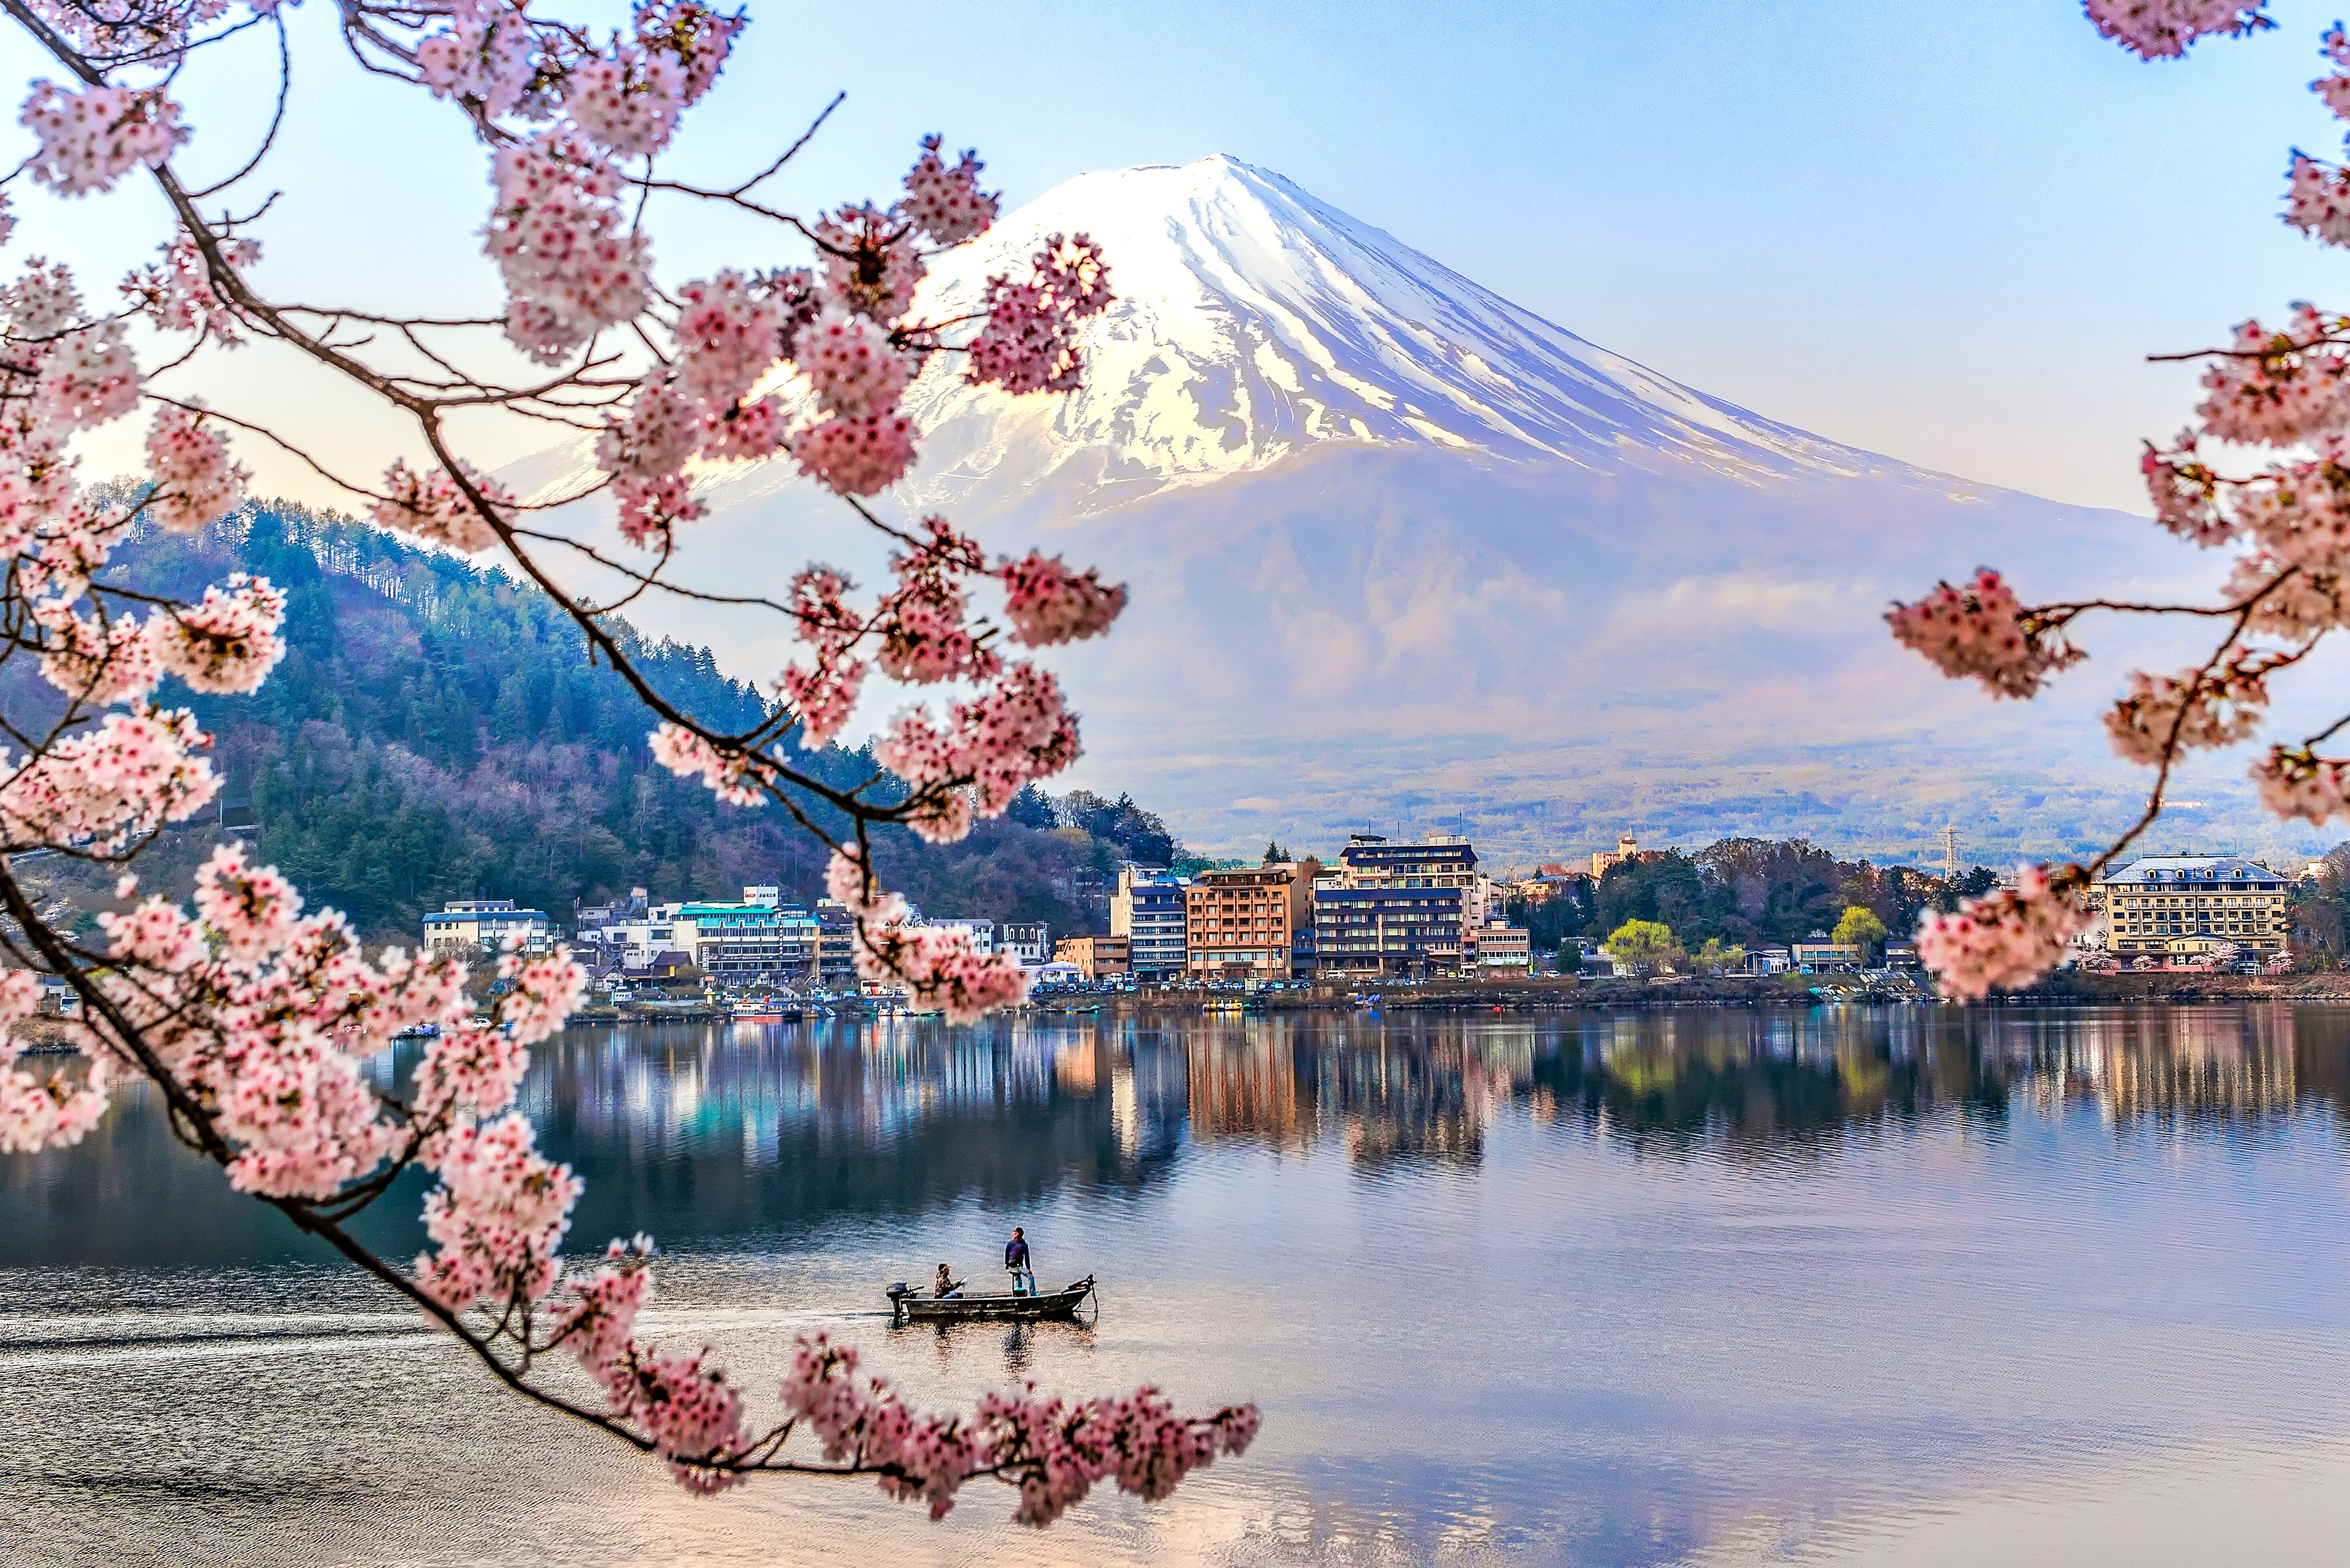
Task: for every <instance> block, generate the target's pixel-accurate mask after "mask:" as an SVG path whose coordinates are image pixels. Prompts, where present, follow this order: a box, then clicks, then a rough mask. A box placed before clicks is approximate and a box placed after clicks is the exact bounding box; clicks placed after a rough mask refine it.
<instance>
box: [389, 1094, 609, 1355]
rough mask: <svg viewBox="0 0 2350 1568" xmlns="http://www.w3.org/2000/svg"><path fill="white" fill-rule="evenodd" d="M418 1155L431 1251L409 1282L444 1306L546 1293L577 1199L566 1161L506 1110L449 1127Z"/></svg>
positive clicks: (453, 1308) (458, 1309) (533, 1297)
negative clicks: (434, 1179)
mask: <svg viewBox="0 0 2350 1568" xmlns="http://www.w3.org/2000/svg"><path fill="white" fill-rule="evenodd" d="M423 1161H424V1164H425V1165H426V1166H428V1167H429V1168H432V1169H433V1170H436V1171H438V1172H439V1173H440V1176H441V1185H440V1186H439V1187H437V1188H435V1189H432V1191H431V1192H430V1193H428V1194H426V1196H425V1199H424V1233H425V1235H426V1236H427V1237H428V1238H430V1239H431V1241H432V1245H433V1248H434V1250H433V1251H427V1252H425V1253H423V1254H422V1255H421V1256H420V1257H418V1259H417V1260H416V1282H417V1285H418V1286H419V1287H420V1288H421V1290H423V1292H424V1293H426V1294H427V1295H429V1296H431V1297H432V1299H433V1300H434V1301H436V1302H438V1303H441V1304H442V1306H443V1307H446V1308H447V1309H448V1310H449V1311H451V1312H463V1311H464V1310H465V1309H466V1308H468V1307H471V1306H473V1305H474V1304H475V1303H479V1302H483V1301H485V1300H486V1301H488V1302H490V1303H494V1304H495V1303H506V1302H535V1301H536V1300H538V1298H539V1297H541V1296H543V1295H545V1294H546V1293H547V1291H548V1289H549V1288H550V1287H552V1286H553V1285H554V1283H555V1279H556V1265H555V1253H556V1248H558V1247H559V1246H561V1245H562V1243H563V1236H564V1233H565V1232H566V1231H568V1230H569V1229H570V1228H571V1206H572V1205H573V1204H574V1203H576V1202H577V1201H578V1199H579V1192H580V1185H581V1184H580V1181H579V1179H578V1178H577V1176H575V1175H573V1174H572V1172H571V1168H570V1167H569V1166H567V1165H557V1164H556V1163H554V1162H553V1161H551V1160H548V1159H546V1158H544V1157H543V1156H541V1155H540V1154H539V1152H538V1149H537V1147H536V1137H534V1135H533V1133H532V1131H531V1126H530V1123H529V1122H528V1121H527V1120H526V1119H525V1118H524V1117H522V1116H512V1115H509V1116H499V1117H497V1118H496V1119H495V1120H493V1121H488V1122H480V1123H465V1124H461V1125H460V1126H457V1127H452V1128H450V1129H449V1130H448V1131H446V1132H444V1133H442V1134H441V1135H440V1136H439V1137H436V1138H434V1139H433V1140H432V1142H430V1143H429V1144H428V1145H427V1146H426V1148H425V1152H424V1156H423Z"/></svg>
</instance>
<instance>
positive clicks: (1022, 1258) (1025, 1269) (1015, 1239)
mask: <svg viewBox="0 0 2350 1568" xmlns="http://www.w3.org/2000/svg"><path fill="white" fill-rule="evenodd" d="M1003 1267H1004V1270H1005V1272H1008V1273H1010V1274H1011V1276H1012V1293H1013V1294H1014V1295H1015V1296H1033V1295H1035V1293H1036V1271H1035V1269H1033V1268H1030V1267H1029V1266H1028V1238H1027V1236H1026V1235H1025V1234H1024V1232H1023V1231H1021V1229H1020V1227H1019V1226H1017V1225H1014V1227H1012V1240H1010V1241H1006V1242H1005V1243H1003ZM1023 1284H1025V1285H1026V1287H1027V1288H1026V1289H1025V1290H1023V1289H1022V1288H1021V1287H1022V1285H1023Z"/></svg>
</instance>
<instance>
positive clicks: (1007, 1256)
mask: <svg viewBox="0 0 2350 1568" xmlns="http://www.w3.org/2000/svg"><path fill="white" fill-rule="evenodd" d="M1003 1266H1004V1267H1005V1268H1007V1269H1024V1268H1026V1267H1027V1266H1028V1243H1027V1242H1026V1241H1022V1240H1021V1239H1020V1238H1019V1237H1017V1236H1014V1238H1012V1240H1011V1241H1006V1242H1005V1243H1004V1244H1003Z"/></svg>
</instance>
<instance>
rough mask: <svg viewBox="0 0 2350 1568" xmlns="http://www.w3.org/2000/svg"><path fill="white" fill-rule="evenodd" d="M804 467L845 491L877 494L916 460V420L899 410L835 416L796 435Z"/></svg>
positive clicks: (794, 440)
mask: <svg viewBox="0 0 2350 1568" xmlns="http://www.w3.org/2000/svg"><path fill="white" fill-rule="evenodd" d="M791 451H792V455H793V456H794V457H795V458H797V459H798V460H799V465H800V472H803V473H806V474H807V475H808V476H809V477H810V478H812V479H816V480H820V481H822V482H823V483H825V484H826V485H827V486H828V487H830V488H831V489H832V490H834V491H836V492H837V493H840V494H842V495H876V494H879V493H880V492H882V491H884V490H887V489H888V488H889V486H891V485H892V484H895V483H898V481H899V479H901V478H903V477H904V476H905V472H906V470H908V469H909V468H910V467H912V466H913V463H914V426H913V422H912V421H910V420H907V419H905V418H904V417H903V416H901V415H898V414H875V415H872V416H870V417H868V418H865V419H832V420H827V421H825V422H824V423H822V424H820V425H817V426H816V427H815V428H814V429H812V430H807V431H802V432H801V433H799V434H798V435H795V436H794V437H793V438H792V441H791Z"/></svg>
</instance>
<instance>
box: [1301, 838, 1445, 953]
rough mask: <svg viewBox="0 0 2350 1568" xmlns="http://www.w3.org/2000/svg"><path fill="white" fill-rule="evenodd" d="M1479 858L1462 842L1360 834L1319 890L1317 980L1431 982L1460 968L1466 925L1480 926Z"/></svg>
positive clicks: (1349, 843) (1316, 898)
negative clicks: (1405, 978)
mask: <svg viewBox="0 0 2350 1568" xmlns="http://www.w3.org/2000/svg"><path fill="white" fill-rule="evenodd" d="M1481 895H1482V884H1481V880H1480V878H1479V877H1478V874H1477V852H1476V850H1474V849H1472V848H1471V847H1470V845H1469V841H1468V840H1467V839H1465V838H1462V837H1461V836H1458V835H1457V834H1449V833H1442V834H1436V835H1434V836H1430V838H1429V839H1428V840H1427V841H1426V842H1425V843H1420V844H1390V843H1388V841H1387V840H1386V839H1385V838H1384V837H1382V836H1379V835H1378V834H1371V833H1357V834H1356V835H1355V836H1353V837H1351V838H1349V839H1348V840H1347V847H1346V848H1344V849H1342V850H1340V851H1339V852H1338V867H1337V876H1336V877H1335V878H1325V880H1324V883H1323V885H1321V886H1318V887H1316V888H1315V889H1314V963H1315V973H1316V974H1321V975H1327V976H1330V977H1331V978H1333V979H1344V978H1347V977H1349V976H1356V975H1399V976H1400V975H1427V974H1432V973H1436V972H1439V971H1449V970H1455V969H1458V968H1460V967H1461V960H1462V951H1463V946H1464V942H1463V939H1464V937H1465V936H1466V935H1467V931H1466V929H1465V927H1466V925H1467V923H1468V922H1469V921H1470V920H1471V919H1475V920H1476V921H1477V922H1478V924H1480V925H1481V926H1482V923H1483V920H1482V913H1483V911H1482V897H1481Z"/></svg>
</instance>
